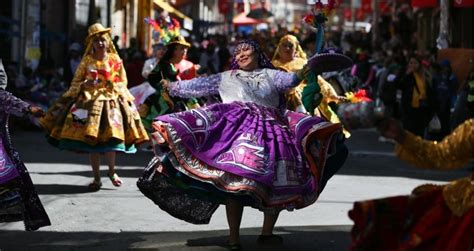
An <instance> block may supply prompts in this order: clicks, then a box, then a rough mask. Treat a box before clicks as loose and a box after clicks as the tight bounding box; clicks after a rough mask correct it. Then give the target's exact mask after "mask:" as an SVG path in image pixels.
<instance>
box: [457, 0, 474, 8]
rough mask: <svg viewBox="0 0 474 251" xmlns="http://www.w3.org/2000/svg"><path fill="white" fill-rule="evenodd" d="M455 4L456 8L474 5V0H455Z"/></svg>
mask: <svg viewBox="0 0 474 251" xmlns="http://www.w3.org/2000/svg"><path fill="white" fill-rule="evenodd" d="M453 6H454V7H456V8H471V7H474V0H454V3H453Z"/></svg>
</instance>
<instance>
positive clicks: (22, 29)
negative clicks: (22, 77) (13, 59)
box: [19, 0, 28, 74]
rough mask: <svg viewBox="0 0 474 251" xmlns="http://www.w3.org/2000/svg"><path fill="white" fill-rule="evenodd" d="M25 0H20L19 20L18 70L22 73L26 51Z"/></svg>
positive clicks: (26, 11)
mask: <svg viewBox="0 0 474 251" xmlns="http://www.w3.org/2000/svg"><path fill="white" fill-rule="evenodd" d="M27 6H28V5H27V4H26V0H21V22H20V60H19V68H20V69H19V70H20V74H23V67H24V65H25V51H26V15H28V9H27Z"/></svg>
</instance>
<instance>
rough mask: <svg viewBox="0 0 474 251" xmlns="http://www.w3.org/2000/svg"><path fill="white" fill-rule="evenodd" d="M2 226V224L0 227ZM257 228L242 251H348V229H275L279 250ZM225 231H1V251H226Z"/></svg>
mask: <svg viewBox="0 0 474 251" xmlns="http://www.w3.org/2000/svg"><path fill="white" fill-rule="evenodd" d="M0 226H1V224H0ZM259 231H260V229H259V228H244V229H241V236H242V238H241V243H242V250H244V251H245V250H252V251H253V250H272V251H274V250H275V251H279V250H285V251H286V250H298V251H299V250H302V251H306V250H308V251H309V250H311V251H315V250H316V251H317V250H324V251H339V250H348V249H349V245H350V233H349V231H350V226H295V227H278V228H276V234H279V235H281V236H282V237H283V239H284V242H283V244H281V245H279V246H273V247H270V246H268V247H267V248H265V247H262V246H258V245H257V243H256V240H257V238H258V235H259ZM227 234H228V231H227V230H214V231H192V232H186V231H184V232H118V233H110V232H87V231H86V232H57V231H48V230H47V228H44V229H41V230H40V231H37V232H27V231H8V230H0V243H1V244H0V245H1V249H2V251H3V250H16V251H23V250H25V251H26V250H35V251H50V250H62V251H73V250H74V251H76V250H81V251H109V250H110V251H112V250H113V251H121V250H134V251H138V250H160V251H171V250H174V251H181V250H183V251H192V250H198V251H204V250H206V251H208V250H227V243H226V241H227ZM12 240H21V241H12Z"/></svg>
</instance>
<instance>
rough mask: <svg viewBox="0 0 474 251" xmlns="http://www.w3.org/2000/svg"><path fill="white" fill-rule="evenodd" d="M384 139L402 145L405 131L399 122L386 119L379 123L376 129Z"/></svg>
mask: <svg viewBox="0 0 474 251" xmlns="http://www.w3.org/2000/svg"><path fill="white" fill-rule="evenodd" d="M377 129H378V130H379V132H380V134H382V136H384V137H386V138H391V139H394V140H395V141H397V142H398V143H403V141H404V140H405V130H404V129H403V126H402V124H401V123H400V121H398V120H396V119H394V118H387V119H384V120H383V121H382V122H380V124H379V126H378V128H377Z"/></svg>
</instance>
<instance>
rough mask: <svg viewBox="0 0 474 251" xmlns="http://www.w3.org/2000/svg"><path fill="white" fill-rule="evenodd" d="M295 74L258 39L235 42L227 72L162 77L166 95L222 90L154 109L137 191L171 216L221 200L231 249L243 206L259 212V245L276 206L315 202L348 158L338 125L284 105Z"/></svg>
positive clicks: (207, 211) (202, 213)
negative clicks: (165, 110) (202, 103)
mask: <svg viewBox="0 0 474 251" xmlns="http://www.w3.org/2000/svg"><path fill="white" fill-rule="evenodd" d="M309 68H310V67H304V68H303V70H301V71H299V72H297V73H287V72H283V71H278V70H275V69H274V67H273V65H272V64H271V63H270V61H269V60H268V58H267V57H266V56H265V55H264V54H263V52H262V51H261V49H260V48H259V46H258V45H257V44H256V43H255V42H253V41H250V40H246V41H243V42H240V43H239V44H238V45H237V46H236V48H235V51H234V58H233V63H232V70H229V71H225V72H222V73H219V74H215V75H211V76H208V77H205V78H197V79H192V80H186V81H177V82H171V83H170V82H168V81H163V82H162V84H163V86H164V87H165V88H166V89H167V90H168V91H169V94H170V95H171V96H177V97H182V98H190V97H202V96H207V95H220V97H221V98H222V103H219V104H213V105H210V106H206V107H201V108H197V109H193V110H189V111H185V112H179V113H173V114H168V115H164V116H159V117H157V118H156V119H155V122H154V124H153V127H154V129H155V132H154V133H153V134H152V138H153V142H154V144H155V157H154V158H153V159H152V161H151V162H150V164H149V165H148V167H147V168H146V169H145V171H144V174H143V176H142V177H141V178H140V179H139V181H138V187H139V188H140V190H141V192H142V193H143V194H145V196H147V197H148V198H150V199H151V200H153V201H154V202H155V203H156V204H157V205H158V206H159V207H160V208H161V209H163V210H165V211H166V212H168V213H169V214H171V215H172V216H174V217H176V218H179V219H182V220H185V221H187V222H190V223H193V224H207V223H209V220H210V218H211V216H212V214H213V213H214V211H215V210H216V209H217V207H218V206H219V204H224V205H226V211H227V218H228V223H229V229H230V236H229V248H231V249H239V248H240V244H239V228H240V221H241V217H242V213H243V207H244V206H251V207H254V208H257V209H259V210H261V211H263V213H264V222H263V227H262V232H261V235H260V237H259V238H258V241H259V243H262V244H268V243H281V241H282V238H281V237H280V236H276V235H273V228H274V226H275V223H276V220H277V218H278V214H279V212H280V211H281V210H284V209H287V210H293V209H299V208H304V207H306V206H309V205H311V204H313V203H314V202H315V201H316V200H317V198H318V196H319V194H320V193H321V191H322V190H323V188H324V186H325V184H326V182H327V180H328V179H329V178H330V177H331V176H332V175H333V174H334V173H335V172H336V171H337V170H338V169H339V168H340V167H341V166H342V164H343V163H344V161H345V159H346V157H347V148H346V147H345V146H344V144H343V143H342V142H343V136H342V134H341V133H342V127H341V125H340V124H332V123H330V122H327V121H324V120H323V119H321V118H319V117H311V116H307V115H305V114H301V113H296V112H292V111H289V110H287V109H285V107H284V99H283V94H284V93H285V91H286V90H288V89H290V88H292V87H294V86H296V85H298V84H299V83H300V82H301V80H302V79H303V78H304V76H305V74H306V73H307V72H308V71H311V69H309Z"/></svg>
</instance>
